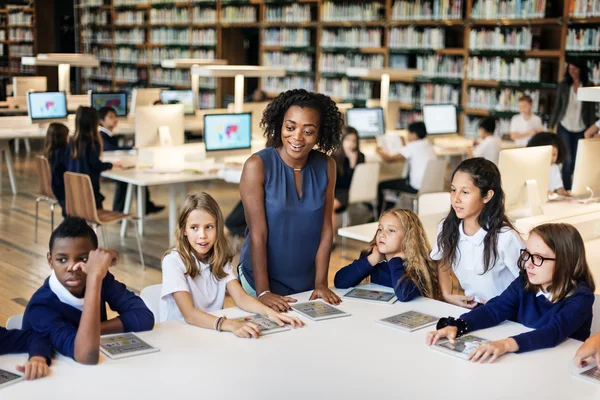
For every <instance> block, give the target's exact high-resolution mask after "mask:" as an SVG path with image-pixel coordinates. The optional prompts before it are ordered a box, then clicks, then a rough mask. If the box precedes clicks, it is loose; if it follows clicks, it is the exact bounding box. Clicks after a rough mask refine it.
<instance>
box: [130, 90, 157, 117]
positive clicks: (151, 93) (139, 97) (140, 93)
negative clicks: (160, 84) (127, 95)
mask: <svg viewBox="0 0 600 400" xmlns="http://www.w3.org/2000/svg"><path fill="white" fill-rule="evenodd" d="M160 92H161V89H140V88H135V89H133V92H131V107H130V110H129V114H131V115H134V114H135V111H136V109H137V107H144V106H151V105H153V104H154V102H155V101H157V100H160Z"/></svg>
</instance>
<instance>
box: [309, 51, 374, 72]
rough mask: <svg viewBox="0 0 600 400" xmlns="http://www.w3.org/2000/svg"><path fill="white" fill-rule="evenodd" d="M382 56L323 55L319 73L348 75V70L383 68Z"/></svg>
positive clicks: (320, 58) (320, 60)
mask: <svg viewBox="0 0 600 400" xmlns="http://www.w3.org/2000/svg"><path fill="white" fill-rule="evenodd" d="M384 64H385V58H384V57H383V55H382V54H335V53H323V54H321V56H320V57H319V72H329V73H339V74H343V73H346V69H348V68H383V67H384Z"/></svg>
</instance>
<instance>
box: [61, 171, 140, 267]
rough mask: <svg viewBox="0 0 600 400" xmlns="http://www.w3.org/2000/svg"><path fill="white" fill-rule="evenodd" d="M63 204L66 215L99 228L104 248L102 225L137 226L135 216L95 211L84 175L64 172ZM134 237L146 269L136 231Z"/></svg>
mask: <svg viewBox="0 0 600 400" xmlns="http://www.w3.org/2000/svg"><path fill="white" fill-rule="evenodd" d="M65 203H66V205H65V206H66V208H67V215H69V216H72V217H80V218H83V219H85V220H86V221H87V222H88V223H89V224H91V225H92V227H94V230H97V228H98V227H100V229H101V231H102V243H103V245H104V247H108V242H107V240H106V235H105V232H104V225H107V224H114V223H118V222H121V221H123V220H134V221H136V222H137V223H138V224H139V219H138V218H137V217H136V216H135V215H132V214H123V213H120V212H117V211H108V210H97V209H96V198H95V197H94V189H93V188H92V181H91V180H90V177H89V176H88V175H86V174H78V173H75V172H65ZM135 236H136V240H137V246H138V251H139V253H140V263H141V264H142V267H143V268H144V269H146V264H144V254H142V246H141V244H140V235H139V233H138V229H135Z"/></svg>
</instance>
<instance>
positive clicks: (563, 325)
mask: <svg viewBox="0 0 600 400" xmlns="http://www.w3.org/2000/svg"><path fill="white" fill-rule="evenodd" d="M562 301H564V302H565V304H564V306H563V307H562V308H561V310H560V311H559V312H557V313H556V314H555V315H554V316H553V317H552V319H551V320H550V321H549V322H548V323H547V324H546V325H545V326H543V327H541V328H538V329H536V330H534V331H531V332H526V333H522V334H520V335H517V336H513V339H515V341H516V342H517V344H518V345H519V350H518V351H517V353H524V352H526V351H533V350H539V349H547V348H551V347H555V346H557V345H558V344H560V343H561V342H562V341H563V340H565V339H566V338H568V337H569V336H570V335H572V334H573V333H575V332H576V331H577V330H578V329H579V328H581V326H582V325H583V324H584V323H585V322H586V321H587V320H588V319H590V317H591V316H592V306H593V304H594V294H593V293H592V292H591V290H587V291H581V292H579V293H575V294H573V295H572V296H570V297H568V298H566V299H564V300H562Z"/></svg>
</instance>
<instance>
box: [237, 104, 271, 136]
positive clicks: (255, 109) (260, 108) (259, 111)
mask: <svg viewBox="0 0 600 400" xmlns="http://www.w3.org/2000/svg"><path fill="white" fill-rule="evenodd" d="M269 103H270V102H269V101H260V102H256V103H255V102H252V103H244V105H243V106H242V112H243V113H251V114H252V134H253V135H255V136H256V137H257V138H258V137H259V136H260V137H262V136H263V132H262V129H261V127H260V121H261V120H262V116H263V113H264V112H265V109H266V108H267V106H268V105H269ZM227 111H228V112H230V113H233V112H235V104H234V103H229V104H228V105H227Z"/></svg>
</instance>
